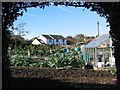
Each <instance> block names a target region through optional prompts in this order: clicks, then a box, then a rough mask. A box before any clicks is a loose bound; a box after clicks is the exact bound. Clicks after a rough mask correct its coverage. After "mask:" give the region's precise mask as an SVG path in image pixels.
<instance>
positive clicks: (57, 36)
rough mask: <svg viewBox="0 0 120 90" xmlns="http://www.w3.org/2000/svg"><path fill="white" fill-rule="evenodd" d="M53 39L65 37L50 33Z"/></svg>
mask: <svg viewBox="0 0 120 90" xmlns="http://www.w3.org/2000/svg"><path fill="white" fill-rule="evenodd" d="M50 36H51V37H53V38H54V39H65V38H64V37H63V36H62V35H50Z"/></svg>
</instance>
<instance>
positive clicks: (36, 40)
mask: <svg viewBox="0 0 120 90" xmlns="http://www.w3.org/2000/svg"><path fill="white" fill-rule="evenodd" d="M32 44H33V45H41V44H44V42H43V41H42V40H41V39H37V38H35V39H34V41H33V42H32Z"/></svg>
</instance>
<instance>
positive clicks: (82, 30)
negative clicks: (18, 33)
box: [14, 5, 110, 39]
mask: <svg viewBox="0 0 120 90" xmlns="http://www.w3.org/2000/svg"><path fill="white" fill-rule="evenodd" d="M97 22H99V30H100V35H102V34H106V33H108V32H109V30H110V29H109V27H106V25H108V23H106V19H105V18H103V17H100V16H99V15H98V14H97V13H96V12H91V11H90V10H89V9H85V8H81V7H77V8H75V7H70V6H69V7H66V6H62V5H60V6H52V5H51V6H49V7H45V9H41V8H39V7H37V8H28V11H27V12H24V14H23V16H22V17H18V20H16V21H15V22H14V26H15V27H17V26H18V25H19V24H20V23H26V25H25V26H24V30H25V31H29V33H28V34H26V36H25V37H24V38H25V39H32V38H34V37H38V36H40V35H41V34H55V35H56V34H57V35H63V36H64V37H66V36H73V37H74V36H75V35H76V34H84V35H85V36H96V35H97V34H98V28H97Z"/></svg>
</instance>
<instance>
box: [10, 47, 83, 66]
mask: <svg viewBox="0 0 120 90" xmlns="http://www.w3.org/2000/svg"><path fill="white" fill-rule="evenodd" d="M28 51H30V55H28ZM9 54H10V66H27V67H51V68H82V67H83V66H84V62H83V61H82V60H80V57H79V54H80V52H79V51H78V52H76V51H74V52H71V53H65V50H64V49H53V50H51V51H50V49H49V48H48V49H47V50H44V49H36V48H32V49H29V50H25V49H22V50H20V49H18V48H17V49H13V50H10V49H9ZM11 54H12V55H11ZM44 56H45V57H46V58H48V59H47V60H45V59H43V58H42V57H44ZM42 59H43V60H42Z"/></svg>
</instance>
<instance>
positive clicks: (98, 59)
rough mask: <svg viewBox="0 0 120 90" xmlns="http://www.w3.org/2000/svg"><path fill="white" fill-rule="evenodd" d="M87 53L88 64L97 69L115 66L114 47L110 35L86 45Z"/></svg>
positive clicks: (97, 38)
mask: <svg viewBox="0 0 120 90" xmlns="http://www.w3.org/2000/svg"><path fill="white" fill-rule="evenodd" d="M85 52H87V53H88V54H89V55H87V56H88V60H87V62H91V63H92V64H93V65H94V66H95V67H108V66H110V67H113V66H115V59H114V55H113V52H114V47H113V46H112V40H111V38H110V35H109V34H104V35H101V36H98V37H96V38H95V39H94V40H92V41H91V42H90V43H88V44H87V45H85Z"/></svg>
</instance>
